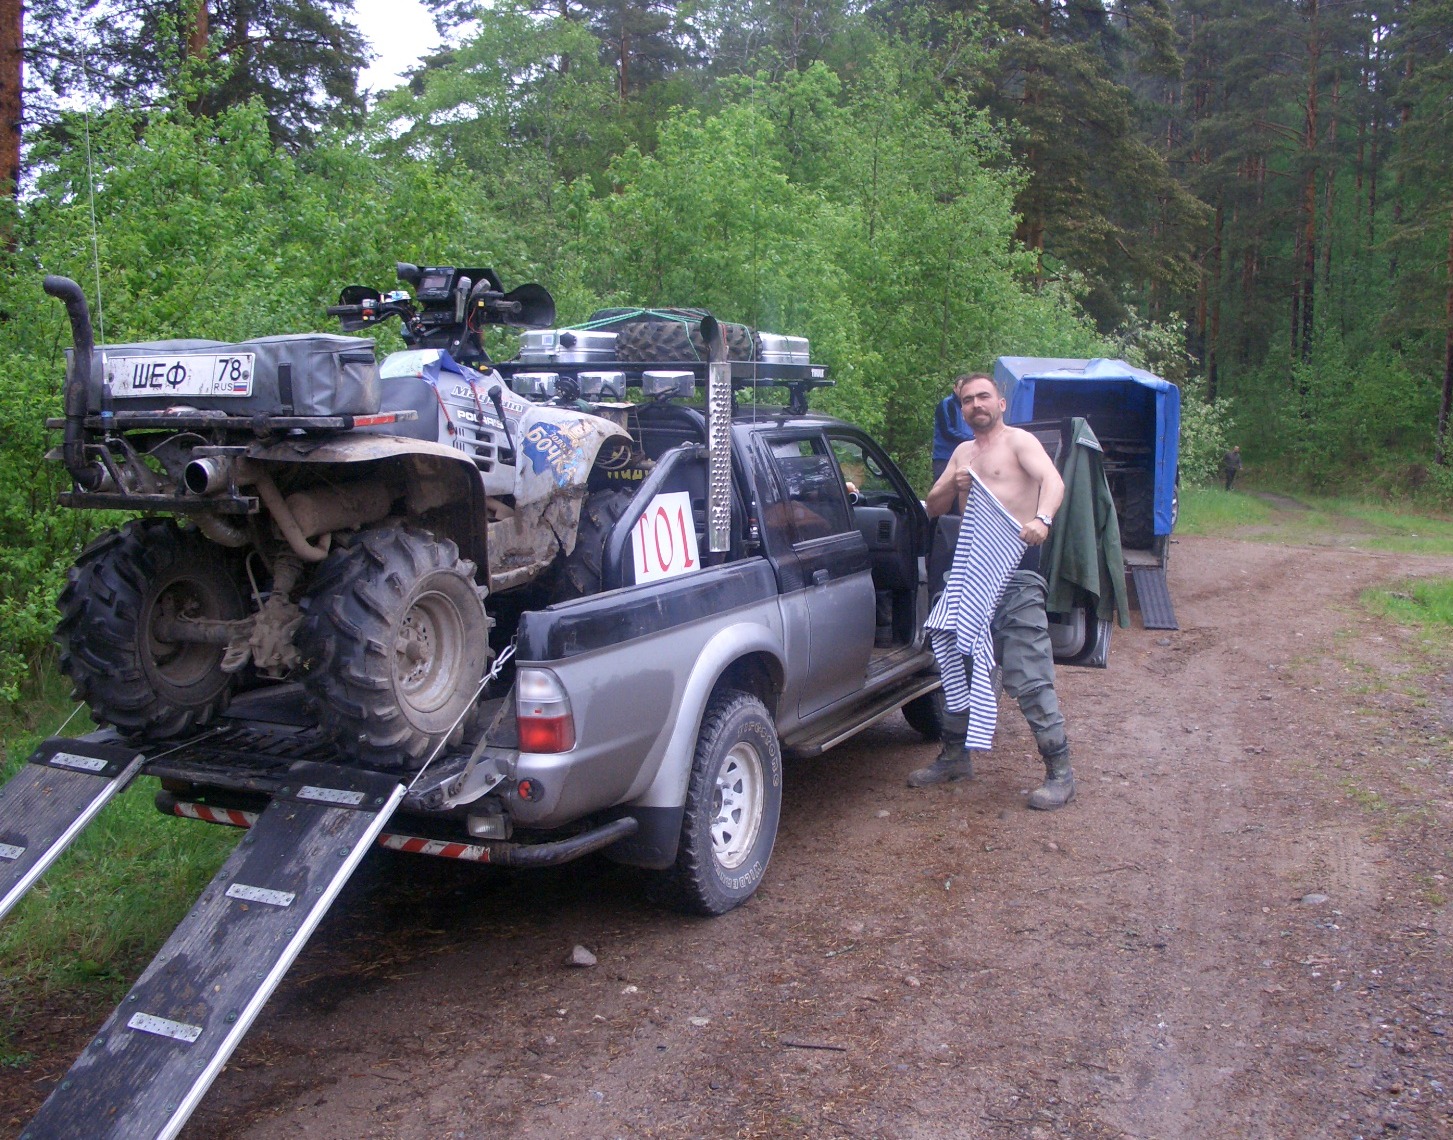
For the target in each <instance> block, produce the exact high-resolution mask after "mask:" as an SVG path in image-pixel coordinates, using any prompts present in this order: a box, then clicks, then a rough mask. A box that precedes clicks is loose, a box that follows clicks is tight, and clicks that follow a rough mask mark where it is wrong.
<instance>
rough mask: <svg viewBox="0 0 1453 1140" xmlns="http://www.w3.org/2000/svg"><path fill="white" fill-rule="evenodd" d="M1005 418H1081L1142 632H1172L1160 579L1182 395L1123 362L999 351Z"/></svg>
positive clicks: (1174, 503)
mask: <svg viewBox="0 0 1453 1140" xmlns="http://www.w3.org/2000/svg"><path fill="white" fill-rule="evenodd" d="M994 382H995V383H996V384H998V385H999V388H1000V391H1002V392H1003V393H1004V396H1005V399H1006V400H1007V402H1008V409H1007V411H1006V412H1005V416H1004V419H1005V422H1006V423H1010V424H1025V423H1029V422H1031V421H1034V420H1056V419H1062V418H1066V417H1070V416H1083V417H1084V418H1085V419H1086V420H1088V421H1089V424H1090V427H1091V428H1092V429H1093V430H1094V432H1095V435H1096V436H1097V437H1098V439H1099V441H1100V445H1101V447H1102V448H1103V449H1104V455H1105V463H1104V467H1105V476H1106V479H1107V480H1108V481H1109V484H1110V493H1111V495H1112V496H1113V498H1114V500H1115V510H1116V512H1117V514H1118V515H1119V517H1120V544H1121V548H1122V550H1123V552H1124V556H1125V568H1126V572H1127V573H1128V574H1129V576H1130V580H1131V582H1132V584H1133V585H1134V589H1135V597H1136V601H1137V604H1138V606H1139V609H1140V617H1141V621H1142V622H1143V623H1144V625H1145V627H1146V628H1147V629H1178V628H1179V625H1178V624H1177V622H1176V616H1175V607H1174V606H1173V605H1172V603H1171V597H1170V588H1169V585H1168V584H1167V582H1166V566H1167V563H1168V561H1169V557H1170V543H1171V535H1172V533H1173V532H1174V531H1175V525H1176V515H1177V513H1178V505H1179V495H1178V484H1179V481H1180V474H1179V472H1180V468H1179V447H1180V425H1181V392H1180V389H1179V388H1177V387H1176V386H1175V385H1174V384H1172V383H1170V381H1168V380H1162V379H1161V378H1160V377H1159V376H1156V375H1155V374H1154V373H1151V372H1147V371H1145V369H1143V368H1136V367H1135V366H1134V365H1131V364H1127V363H1125V361H1123V360H1104V359H1094V360H1075V359H1064V358H1053V357H1037V356H1001V357H999V358H998V359H997V360H996V361H995V362H994Z"/></svg>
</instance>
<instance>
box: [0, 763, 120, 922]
mask: <svg viewBox="0 0 1453 1140" xmlns="http://www.w3.org/2000/svg"><path fill="white" fill-rule="evenodd" d="M145 762H146V757H145V756H143V755H141V753H139V752H137V751H136V749H134V748H128V747H126V746H125V745H122V744H107V743H101V742H97V741H90V740H68V739H64V738H60V737H51V738H50V739H49V740H46V741H45V742H43V743H42V744H41V746H40V747H39V748H37V749H36V750H35V751H34V752H33V753H31V756H30V760H29V761H28V762H27V763H26V765H25V767H23V768H21V769H20V771H19V772H17V773H15V775H14V776H12V777H11V778H10V780H9V781H8V782H7V783H6V784H5V786H4V787H3V788H0V918H4V917H5V915H6V913H7V912H8V911H9V910H10V908H11V907H13V906H14V905H15V904H16V903H18V902H19V901H20V899H21V897H22V896H23V895H24V894H25V892H26V891H28V890H30V888H31V887H32V886H33V885H34V883H35V881H36V879H38V878H40V876H41V874H42V873H44V871H45V869H46V868H47V867H49V866H50V865H51V864H52V863H54V862H55V861H56V859H58V858H59V857H60V854H61V852H63V851H64V850H65V849H66V848H67V847H69V846H70V845H71V843H72V841H74V840H75V838H76V836H78V835H80V834H81V832H82V831H84V830H85V828H86V825H87V824H89V823H90V822H91V820H93V819H95V818H96V814H97V813H98V812H99V811H100V810H101V809H102V808H103V807H105V806H106V804H107V803H109V802H110V800H111V799H112V797H114V796H115V795H116V793H117V792H119V791H121V790H122V789H123V788H125V787H126V785H127V784H129V783H130V782H131V778H132V777H133V776H135V775H136V773H137V772H138V771H140V770H141V766H142V764H144V763H145Z"/></svg>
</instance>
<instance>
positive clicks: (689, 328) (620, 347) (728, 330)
mask: <svg viewBox="0 0 1453 1140" xmlns="http://www.w3.org/2000/svg"><path fill="white" fill-rule="evenodd" d="M660 311H661V312H662V313H672V314H677V315H676V316H674V317H672V316H650V315H643V316H642V317H640V318H639V319H637V320H632V321H622V322H621V323H620V324H619V325H615V326H613V327H614V328H615V330H616V333H617V337H616V359H618V360H634V361H640V362H642V363H647V364H650V363H663V364H664V363H673V362H677V363H679V362H681V361H697V360H705V359H706V355H707V354H706V340H705V338H704V337H703V336H702V335H701V316H702V314H701V312H700V311H694V310H685V309H683V310H674V309H663V310H660ZM721 327H722V331H723V333H724V334H725V336H726V342H727V356H728V357H729V358H730V359H732V360H754V359H755V358H756V341H755V339H754V338H753V336H752V330H751V329H749V328H747V326H746V325H734V324H728V323H727V322H725V321H724V322H722V326H721Z"/></svg>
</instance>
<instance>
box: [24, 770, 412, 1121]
mask: <svg viewBox="0 0 1453 1140" xmlns="http://www.w3.org/2000/svg"><path fill="white" fill-rule="evenodd" d="M288 776H289V779H288V783H287V786H286V787H285V788H284V789H282V791H281V792H280V794H279V795H278V796H277V797H275V798H274V799H273V800H272V802H271V803H269V804H268V806H267V808H266V810H264V811H263V812H262V814H261V815H260V816H259V817H258V820H257V823H256V824H255V825H254V826H253V827H252V829H251V830H250V831H249V832H248V833H247V835H245V836H244V837H243V838H242V841H241V842H240V843H239V844H238V846H237V849H236V850H235V851H233V853H232V855H231V856H230V857H229V858H228V859H227V862H226V863H225V864H223V866H222V869H221V870H220V871H218V872H217V877H216V878H214V879H213V880H212V882H211V883H210V884H209V885H208V887H207V889H206V890H205V891H203V892H202V897H201V898H200V899H199V900H198V901H197V904H196V906H194V907H193V908H192V911H191V912H190V913H189V914H188V915H187V917H186V918H185V919H184V920H183V921H182V924H181V925H180V926H178V927H177V928H176V930H175V931H173V932H172V936H171V937H170V938H169V939H167V942H166V945H165V946H163V947H162V948H161V952H160V953H158V954H157V956H156V957H155V958H154V959H153V960H152V963H151V965H150V966H148V967H147V968H146V971H145V972H144V973H143V974H142V975H141V978H140V980H139V981H138V982H137V983H136V985H135V986H133V987H132V989H131V992H130V993H129V994H127V995H126V998H125V999H124V1000H123V1001H122V1003H121V1005H120V1006H119V1007H118V1008H117V1010H116V1012H115V1013H113V1014H112V1015H111V1017H110V1018H109V1019H108V1020H107V1022H106V1024H105V1025H104V1026H102V1028H101V1032H100V1033H99V1034H97V1035H96V1037H95V1039H94V1040H93V1041H92V1042H91V1044H90V1045H89V1046H87V1048H86V1051H85V1052H84V1053H82V1054H81V1057H80V1059H79V1060H77V1061H76V1063H75V1064H74V1065H72V1066H71V1070H70V1072H68V1073H67V1074H66V1076H65V1077H64V1078H63V1079H62V1081H61V1083H60V1084H59V1085H58V1086H57V1087H56V1089H55V1091H53V1092H52V1093H51V1095H50V1098H49V1099H48V1100H47V1101H46V1102H45V1104H44V1105H42V1106H41V1109H40V1112H39V1113H38V1114H37V1115H36V1117H35V1119H34V1120H32V1121H31V1122H30V1124H29V1125H28V1126H27V1127H26V1128H25V1129H24V1130H23V1131H22V1132H21V1136H22V1137H24V1138H25V1140H42V1138H45V1140H60V1138H61V1137H75V1136H88V1137H103V1136H104V1137H115V1138H117V1140H120V1138H123V1137H124V1138H126V1140H133V1138H149V1137H172V1136H175V1135H176V1134H177V1133H178V1132H179V1131H181V1128H182V1126H183V1125H184V1124H185V1123H186V1121H187V1118H188V1117H189V1116H190V1115H191V1114H192V1111H193V1110H194V1109H195V1108H196V1106H197V1104H198V1102H199V1101H200V1100H201V1099H202V1096H203V1094H204V1093H205V1092H206V1091H207V1088H208V1086H210V1085H211V1083H212V1081H213V1080H214V1079H215V1078H216V1076H217V1074H218V1073H219V1072H221V1070H222V1066H223V1065H224V1064H225V1063H226V1061H227V1058H228V1057H229V1056H231V1054H232V1051H233V1050H234V1049H235V1048H236V1047H237V1044H238V1042H239V1041H240V1040H241V1039H242V1036H243V1034H245V1033H246V1032H247V1030H248V1028H249V1027H250V1026H251V1025H252V1022H253V1020H254V1019H255V1018H256V1017H257V1015H258V1013H259V1012H260V1011H261V1009H262V1006H263V1004H264V1003H265V1002H266V1001H267V999H268V998H269V997H270V996H271V995H272V993H273V991H274V990H275V989H276V988H277V986H278V983H279V982H280V981H281V980H282V977H283V974H284V973H286V972H287V969H288V967H289V966H291V965H292V963H293V961H294V959H296V958H297V956H298V953H299V952H300V951H301V950H302V948H303V945H304V944H305V943H306V942H307V941H308V938H309V937H310V936H311V935H312V933H313V931H314V930H316V929H317V927H318V923H319V922H320V921H321V920H322V918H323V915H324V914H325V913H326V912H327V910H328V907H329V906H330V905H332V903H333V900H334V899H335V898H336V897H337V895H338V892H339V891H340V890H341V889H342V887H343V884H344V883H346V882H347V881H348V878H349V876H351V875H352V874H353V872H354V870H355V869H357V867H358V865H359V863H360V862H361V861H362V859H363V856H364V854H365V853H366V852H367V851H368V849H369V848H370V847H371V846H372V845H373V844H374V843H375V842H376V841H377V839H378V835H379V833H380V832H381V831H382V830H383V827H384V825H385V824H386V823H387V822H388V819H389V816H391V815H392V814H393V812H394V809H395V808H397V807H398V805H399V802H400V801H401V800H402V799H403V796H404V790H405V789H404V786H403V785H402V784H400V783H399V782H398V781H397V779H396V778H395V777H392V776H386V775H383V774H381V773H376V772H360V771H355V770H348V769H343V768H339V767H337V766H334V765H328V764H311V763H298V764H294V765H293V766H292V767H291V768H290V769H289V770H288Z"/></svg>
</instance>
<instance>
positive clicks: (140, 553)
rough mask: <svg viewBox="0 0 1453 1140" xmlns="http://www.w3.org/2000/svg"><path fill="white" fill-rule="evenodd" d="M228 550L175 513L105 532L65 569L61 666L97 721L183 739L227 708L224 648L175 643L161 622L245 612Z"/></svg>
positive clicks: (229, 677) (124, 730) (231, 680)
mask: <svg viewBox="0 0 1453 1140" xmlns="http://www.w3.org/2000/svg"><path fill="white" fill-rule="evenodd" d="M238 569H239V568H238V564H237V560H236V558H234V557H233V556H232V555H231V553H230V552H229V551H227V550H226V549H224V548H223V547H220V546H218V545H217V544H216V543H214V542H211V541H209V540H208V539H207V538H206V537H205V536H203V535H202V534H201V533H200V532H199V531H197V530H194V529H191V528H188V529H186V530H183V529H181V528H179V527H178V526H177V524H176V523H175V522H174V521H173V520H171V519H138V520H134V521H132V522H129V523H127V524H126V525H125V526H123V527H122V528H121V529H120V530H113V531H107V532H106V533H105V534H103V535H101V536H100V537H99V538H97V539H96V540H95V541H94V542H92V543H91V544H90V545H89V546H87V547H86V549H85V550H84V551H82V553H81V556H80V558H78V559H77V560H76V564H75V565H74V566H72V567H71V568H70V570H69V571H67V573H66V585H65V588H64V589H63V590H62V591H61V596H60V600H59V602H58V603H57V605H58V606H59V608H60V612H61V620H60V624H59V625H58V626H57V627H56V643H57V644H58V645H59V646H60V669H61V672H62V673H64V674H65V675H66V676H67V677H69V678H70V679H71V682H72V684H73V685H74V687H75V695H76V697H77V698H78V699H80V700H83V701H85V702H86V703H87V704H89V705H90V706H91V716H92V718H93V719H94V720H95V721H96V723H97V724H109V725H111V726H113V727H114V728H115V729H116V730H117V731H118V732H120V733H121V734H122V735H124V736H147V737H151V738H167V737H174V736H184V735H186V734H187V733H189V732H191V731H192V730H193V729H196V728H198V727H200V726H202V725H205V724H207V723H208V722H210V721H211V720H212V719H213V718H214V717H216V716H217V714H218V713H220V712H221V711H222V709H223V708H225V707H226V704H227V700H228V698H229V697H230V696H231V694H232V691H233V687H234V684H235V682H236V679H237V678H236V676H235V675H234V674H230V673H224V672H223V671H222V654H223V650H224V647H223V646H220V645H206V644H203V643H200V642H170V641H165V640H163V639H162V638H160V637H159V636H158V635H157V632H156V629H157V624H158V622H159V621H160V620H161V619H163V618H170V617H190V618H204V619H210V620H214V621H235V620H237V619H239V618H242V617H245V616H246V614H247V600H246V595H245V594H244V593H243V590H242V587H241V585H240V580H241V576H240V574H239V573H238Z"/></svg>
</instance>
